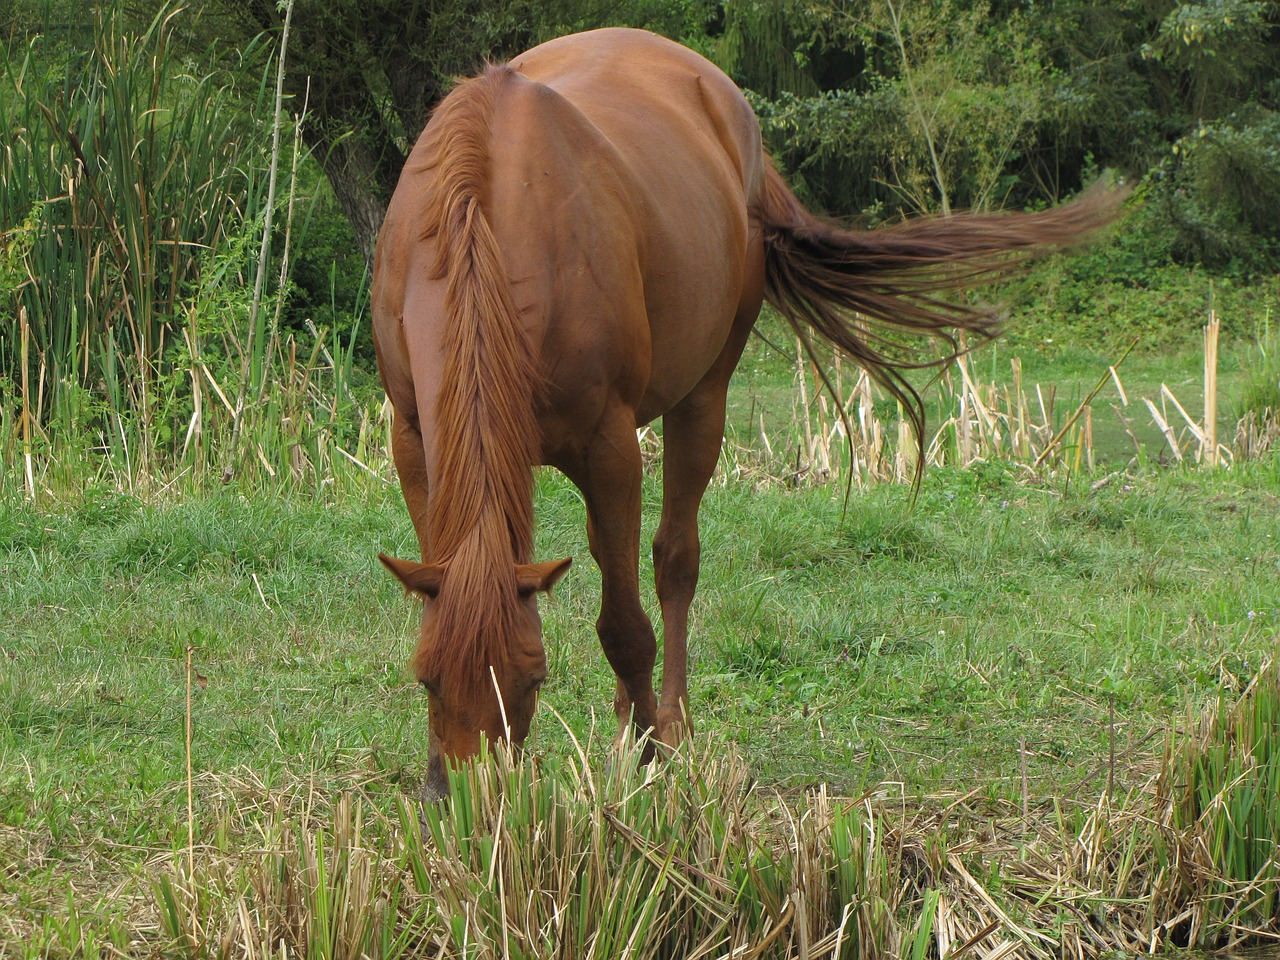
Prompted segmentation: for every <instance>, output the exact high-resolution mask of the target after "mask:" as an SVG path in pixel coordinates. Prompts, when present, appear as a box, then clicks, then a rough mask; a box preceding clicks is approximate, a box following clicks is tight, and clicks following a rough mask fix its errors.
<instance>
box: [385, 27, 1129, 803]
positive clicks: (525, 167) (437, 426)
mask: <svg viewBox="0 0 1280 960" xmlns="http://www.w3.org/2000/svg"><path fill="white" fill-rule="evenodd" d="M1118 202H1119V201H1118V199H1117V197H1116V195H1115V194H1107V193H1103V192H1092V193H1090V194H1088V195H1086V197H1085V198H1083V199H1082V200H1078V201H1076V202H1075V203H1073V204H1070V205H1067V206H1064V207H1059V208H1057V209H1054V210H1051V211H1048V212H1045V213H1035V214H993V215H981V216H979V215H972V216H963V217H951V218H925V219H921V220H916V221H913V222H908V223H903V224H898V225H895V226H891V227H888V228H885V229H880V230H876V231H871V232H858V231H845V230H842V229H840V228H838V227H835V226H832V225H829V224H827V223H825V222H822V221H820V220H818V219H816V218H814V217H813V216H812V215H811V214H809V213H808V212H807V211H806V210H805V209H804V208H803V207H802V206H801V205H800V203H799V202H798V201H797V200H796V199H795V197H794V196H793V195H792V194H791V192H790V191H789V190H788V188H787V186H786V184H785V183H784V182H783V180H782V178H781V177H780V176H779V175H778V173H777V172H776V171H775V170H774V169H773V167H772V166H771V165H770V164H769V161H768V159H767V157H766V156H765V153H764V151H763V149H762V148H761V143H760V129H759V126H758V125H757V123H756V119H755V116H754V115H753V114H752V111H751V108H750V107H749V106H748V104H747V101H746V100H745V99H744V98H743V96H742V93H741V92H740V91H739V90H738V89H737V87H736V86H734V84H733V82H732V81H731V80H729V78H728V77H726V76H725V75H724V74H723V73H721V72H720V70H718V69H717V68H716V67H715V66H713V65H712V64H711V63H709V62H708V61H706V60H704V59H703V58H702V57H700V56H698V55H697V54H695V53H693V52H691V51H689V50H687V49H685V48H684V47H681V46H679V45H677V44H675V43H672V42H670V41H668V40H664V39H662V38H660V37H657V36H654V35H652V34H649V33H645V32H643V31H638V30H623V29H611V30H599V31H594V32H591V33H584V34H578V35H575V36H569V37H563V38H561V39H559V40H553V41H551V42H550V43H545V44H543V45H541V46H539V47H536V48H535V49H533V50H531V51H529V52H528V53H526V54H524V55H523V56H520V57H517V58H516V59H514V60H513V61H511V62H510V63H509V64H506V65H503V66H497V67H490V68H489V69H488V70H486V71H485V72H484V73H483V74H482V75H480V76H479V77H476V78H474V79H472V80H469V81H466V82H464V83H462V84H460V85H459V86H458V87H457V88H456V89H455V90H454V91H453V92H452V93H451V94H450V95H449V96H448V97H446V98H445V100H444V101H443V102H442V103H441V104H440V106H439V107H438V108H437V110H436V111H435V114H434V116H433V117H432V119H431V122H430V123H429V124H428V126H427V128H426V130H425V131H424V132H423V134H422V137H421V139H420V140H419V141H418V143H417V145H416V146H415V147H414V150H413V152H412V154H411V155H410V157H409V161H408V163H407V164H406V166H405V169H404V172H403V173H402V175H401V177H400V183H399V186H398V187H397V189H396V192H395V195H394V197H393V198H392V201H391V205H390V208H389V209H388V211H387V217H386V222H385V223H384V225H383V228H382V234H381V237H380V238H379V242H378V249H377V255H376V260H375V266H374V281H373V317H374V335H375V339H376V343H377V350H378V362H379V366H380V368H381V371H382V378H383V383H384V384H385V386H386V390H387V393H388V395H389V396H390V398H391V401H392V403H393V404H394V406H395V411H396V418H395V428H394V434H393V448H394V455H395V461H396V467H397V469H398V471H399V474H400V483H401V486H402V488H403V491H404V497H405V501H406V502H407V504H408V507H409V513H410V515H411V516H412V518H413V524H414V527H415V528H416V530H417V534H418V541H419V546H420V547H421V550H422V557H423V562H422V563H416V562H410V561H407V560H395V559H391V558H389V557H385V556H384V557H383V558H382V560H383V562H384V563H385V564H386V565H387V566H388V567H389V568H390V569H391V570H392V572H394V573H395V575H396V576H397V577H399V578H400V580H401V581H402V582H403V583H404V585H405V586H406V587H407V588H408V589H410V590H412V591H414V592H416V593H418V594H420V595H421V596H422V597H423V598H424V605H423V614H422V632H421V639H420V642H419V644H418V648H417V651H416V653H415V655H414V659H413V667H414V670H415V672H416V674H417V676H418V678H419V679H420V680H421V682H422V683H423V684H424V685H425V686H426V688H427V692H428V707H429V723H430V731H431V732H430V750H429V758H430V759H429V766H428V782H427V785H426V787H425V788H424V791H423V792H424V796H427V797H439V796H443V795H444V794H445V793H446V792H447V781H446V779H445V776H444V766H443V758H451V759H459V758H465V757H468V756H471V755H473V754H475V752H476V751H477V750H478V748H479V742H480V736H481V734H482V733H483V734H486V735H487V736H488V737H489V738H490V739H491V740H497V739H499V738H504V737H505V738H509V739H510V741H512V742H513V743H519V742H521V741H522V740H523V739H524V737H525V736H526V734H527V732H528V729H529V722H530V719H531V717H532V714H533V709H534V705H535V703H536V700H537V692H538V687H539V685H540V684H541V683H542V681H543V680H544V679H545V677H546V657H545V655H544V652H543V645H542V637H541V622H540V620H539V618H538V611H537V602H536V596H537V594H538V593H539V592H542V591H545V590H549V589H550V588H551V587H552V585H553V584H555V582H556V581H557V580H558V579H559V578H560V577H561V576H563V575H564V573H565V571H566V570H567V569H568V566H569V560H567V559H566V560H561V561H555V562H549V563H534V562H532V549H533V520H534V518H533V498H532V470H533V467H534V466H535V465H536V464H550V465H553V466H555V467H557V468H558V469H559V470H561V471H562V472H563V473H564V474H566V475H567V476H568V477H569V478H570V479H571V480H572V481H573V482H574V483H575V484H576V485H577V487H578V488H579V489H580V490H581V491H582V494H583V497H584V499H585V502H586V509H587V532H588V537H589V541H590V546H591V553H592V556H594V557H595V559H596V561H597V563H598V564H599V566H600V571H601V576H602V579H603V593H602V599H601V610H600V617H599V620H598V621H597V623H596V629H597V631H598V633H599V637H600V643H601V646H602V647H603V648H604V654H605V656H606V657H607V658H608V661H609V664H610V665H611V666H612V667H613V670H614V672H615V673H616V674H617V678H618V683H617V696H616V699H615V704H614V706H615V709H616V711H617V715H618V719H619V722H620V723H621V724H624V725H625V724H626V723H628V722H631V723H633V724H634V726H635V728H636V730H637V731H645V730H652V731H653V732H654V735H655V736H656V738H657V739H658V740H660V741H663V742H666V743H675V742H677V741H678V740H679V739H680V737H681V736H682V735H683V732H684V730H685V724H686V722H687V719H686V717H687V714H686V710H687V703H686V698H687V696H688V688H687V680H686V667H687V653H686V639H687V628H688V614H689V605H690V603H691V601H692V600H693V594H694V589H695V587H696V585H697V581H698V560H699V550H700V546H699V541H698V506H699V503H700V502H701V499H702V495H703V491H704V489H705V487H706V485H707V482H708V480H709V479H710V477H711V474H712V471H713V470H714V468H715V465H716V462H717V458H718V456H719V452H720V444H721V439H722V434H723V429H724V416H725V391H726V388H727V385H728V382H729V377H730V374H732V372H733V369H734V367H735V365H736V364H737V362H738V358H739V356H740V355H741V353H742V349H743V346H744V345H745V343H746V340H747V337H748V335H749V334H750V332H751V328H752V324H753V323H754V322H755V319H756V315H757V314H758V312H759V310H760V307H761V302H762V301H763V300H764V299H766V298H767V299H768V300H769V302H770V303H772V304H773V305H774V306H775V307H777V308H778V310H779V311H780V312H781V313H782V314H783V315H784V316H785V317H786V318H787V319H788V320H789V321H790V323H791V324H792V325H793V327H795V329H796V330H797V332H798V333H800V334H801V335H802V337H803V339H804V340H805V342H808V340H809V337H810V335H811V333H812V332H816V333H817V334H819V335H820V336H821V337H823V338H825V339H827V340H830V341H832V342H833V343H835V344H836V345H837V346H839V347H840V348H841V349H842V350H844V351H845V352H846V353H847V354H848V355H850V356H852V357H853V358H854V359H855V360H857V361H858V362H859V363H861V364H862V365H863V366H864V367H865V368H866V369H868V370H869V371H870V372H871V373H872V374H873V375H874V376H875V377H876V378H877V379H878V380H879V381H880V382H881V383H882V384H883V385H884V386H885V387H886V388H887V389H889V390H890V392H891V393H893V394H894V395H895V396H898V397H899V398H900V399H903V400H906V401H907V404H906V407H907V409H908V410H909V411H910V412H911V415H912V417H913V419H916V420H917V421H918V420H919V419H921V416H922V414H921V412H920V411H921V406H920V403H919V398H918V397H917V396H916V395H915V393H914V391H912V390H911V387H910V386H909V385H908V384H907V383H906V381H905V380H904V379H903V377H902V374H901V372H900V371H901V369H903V368H904V367H907V366H910V365H911V364H909V363H906V362H904V361H903V360H902V359H901V354H900V353H897V352H895V351H894V350H892V349H891V350H890V352H889V354H886V352H885V345H886V344H888V343H893V334H894V333H895V332H902V331H906V332H911V333H920V332H923V333H928V334H932V335H935V336H940V337H942V338H943V339H945V340H947V341H948V342H949V343H950V344H951V347H952V349H953V350H954V348H955V343H954V341H953V340H952V339H951V333H950V331H951V330H953V329H955V328H960V329H964V330H969V331H974V332H976V333H979V334H984V335H985V334H990V333H992V332H993V330H994V328H995V323H996V316H995V314H994V313H993V312H992V311H990V310H988V309H985V308H977V307H972V306H967V305H963V304H956V303H951V302H947V301H945V300H942V299H939V295H940V294H941V293H943V292H944V291H946V290H948V289H952V288H955V287H958V286H961V285H972V284H974V283H975V282H983V281H986V280H990V279H992V278H993V277H994V276H996V275H998V274H999V273H1001V272H1002V271H1004V270H1006V269H1007V268H1008V265H1009V264H1010V262H1011V261H1017V260H1022V259H1025V258H1026V257H1027V256H1030V255H1034V254H1035V253H1038V252H1043V251H1045V250H1047V249H1051V248H1054V247H1059V246H1062V245H1065V244H1069V243H1071V242H1074V241H1077V240H1079V239H1081V238H1082V237H1083V236H1084V235H1085V234H1087V233H1088V232H1089V231H1090V230H1092V229H1093V228H1095V227H1097V226H1099V225H1100V224H1102V223H1104V222H1106V221H1108V220H1109V219H1111V218H1113V217H1114V215H1115V213H1116V210H1117V209H1118ZM855 314H857V315H859V316H858V318H857V319H856V320H855ZM657 417H662V418H663V442H664V450H665V453H664V457H665V462H664V469H663V502H662V520H661V524H660V525H659V527H658V532H657V535H656V536H655V537H654V542H653V563H654V572H655V577H656V582H657V592H658V600H659V603H660V605H661V609H662V626H663V644H664V661H663V671H662V686H661V695H660V696H655V693H654V689H653V668H654V662H655V657H656V652H657V648H656V643H655V639H654V632H653V628H652V626H651V625H650V621H649V618H648V617H647V616H646V615H645V611H644V609H643V607H642V606H641V603H640V590H639V586H638V562H639V559H638V555H639V549H640V492H641V460H640V448H639V445H638V443H637V439H636V428H637V427H639V426H641V425H643V424H645V423H648V422H649V421H651V420H653V419H655V418H657Z"/></svg>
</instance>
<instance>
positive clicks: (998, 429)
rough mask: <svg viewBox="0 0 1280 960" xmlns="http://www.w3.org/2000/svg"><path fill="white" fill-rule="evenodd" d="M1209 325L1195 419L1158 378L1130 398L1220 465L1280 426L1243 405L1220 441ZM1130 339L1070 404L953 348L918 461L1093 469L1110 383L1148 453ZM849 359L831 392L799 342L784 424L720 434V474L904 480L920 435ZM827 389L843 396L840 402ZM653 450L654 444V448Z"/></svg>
mask: <svg viewBox="0 0 1280 960" xmlns="http://www.w3.org/2000/svg"><path fill="white" fill-rule="evenodd" d="M1218 335H1219V322H1218V319H1217V317H1216V316H1215V315H1214V314H1213V312H1212V311H1211V312H1210V316H1209V321H1208V323H1207V324H1206V326H1205V332H1204V344H1205V349H1204V357H1205V368H1204V369H1205V372H1204V410H1205V414H1204V416H1203V417H1201V418H1199V419H1197V418H1195V417H1193V416H1192V415H1191V414H1189V413H1188V412H1187V410H1186V407H1185V405H1184V404H1183V403H1182V402H1181V401H1180V400H1179V399H1178V397H1177V396H1176V395H1175V394H1174V392H1173V390H1172V389H1170V388H1169V386H1168V385H1167V384H1161V388H1160V391H1159V393H1158V395H1157V397H1156V399H1155V400H1152V399H1150V398H1148V397H1141V398H1139V399H1140V400H1141V403H1142V405H1143V406H1144V407H1145V409H1146V410H1147V412H1148V414H1149V416H1150V422H1151V423H1152V424H1154V425H1155V426H1156V428H1157V429H1158V430H1159V436H1160V437H1161V438H1162V439H1163V441H1164V443H1165V451H1167V454H1166V455H1167V457H1168V459H1169V460H1170V461H1172V462H1176V463H1183V462H1194V463H1197V464H1202V465H1205V466H1229V465H1230V464H1231V463H1232V461H1233V460H1234V459H1236V458H1237V457H1240V458H1243V459H1256V458H1258V457H1261V456H1265V455H1266V454H1267V453H1268V451H1269V450H1271V449H1272V448H1273V446H1274V444H1275V437H1276V435H1277V432H1278V428H1277V425H1276V414H1275V413H1274V412H1272V411H1271V409H1270V408H1266V409H1253V408H1250V409H1248V410H1243V411H1241V413H1240V417H1239V420H1238V423H1237V426H1236V428H1235V431H1234V437H1233V443H1232V444H1231V445H1230V446H1228V445H1227V444H1224V443H1220V442H1219V440H1218V429H1217V406H1218V393H1219V388H1218ZM1136 346H1137V341H1136V340H1135V341H1134V342H1133V343H1131V344H1130V345H1129V347H1128V349H1126V350H1124V351H1123V352H1122V353H1121V354H1120V355H1119V356H1118V357H1117V359H1116V360H1115V362H1114V363H1112V364H1109V365H1108V366H1107V367H1106V368H1105V369H1103V370H1102V371H1101V372H1100V376H1099V378H1098V380H1097V382H1096V383H1095V384H1094V385H1093V387H1092V389H1090V390H1089V392H1088V393H1087V394H1086V395H1085V396H1084V398H1083V399H1082V400H1080V401H1079V403H1076V404H1073V405H1070V406H1067V407H1064V406H1063V404H1062V403H1061V401H1060V399H1059V397H1058V395H1057V389H1056V386H1054V385H1042V384H1029V383H1027V382H1026V381H1025V380H1024V377H1023V374H1022V362H1021V360H1020V359H1019V358H1018V357H1013V358H1011V360H1010V361H1009V364H1010V368H1009V375H1008V377H1007V378H1006V379H1005V380H1004V382H998V381H997V380H996V378H995V377H994V371H993V376H992V377H991V378H990V379H984V378H983V377H982V376H981V375H980V374H979V371H978V369H977V364H976V362H975V359H974V357H973V355H972V354H968V353H962V354H961V355H960V356H958V357H956V358H955V360H954V361H953V362H952V363H950V364H949V365H947V366H946V367H945V368H943V369H942V370H941V371H940V372H939V374H938V375H937V376H936V377H935V378H934V382H933V384H932V388H931V392H930V396H929V399H930V403H931V405H932V408H933V409H932V414H933V415H932V417H931V418H930V419H931V421H932V423H934V424H936V425H935V426H932V427H931V428H930V433H929V435H928V436H927V437H926V438H925V443H924V444H923V449H924V457H925V466H926V467H941V466H959V467H969V466H972V465H974V464H975V463H983V462H989V461H1003V462H1006V463H1011V464H1016V465H1019V466H1021V467H1023V468H1024V469H1025V470H1026V472H1027V474H1028V475H1033V474H1035V473H1037V472H1039V471H1041V470H1055V471H1066V472H1067V473H1068V474H1070V475H1079V474H1081V473H1092V472H1093V471H1094V470H1095V469H1096V468H1097V463H1098V459H1097V456H1096V451H1095V443H1094V414H1095V404H1096V402H1097V400H1098V397H1099V395H1100V394H1101V393H1102V392H1103V390H1104V389H1105V388H1109V387H1113V388H1114V395H1115V397H1116V399H1117V400H1118V401H1119V402H1118V404H1117V403H1114V402H1113V403H1110V407H1111V409H1112V410H1113V411H1114V414H1115V416H1117V417H1118V418H1119V420H1120V422H1121V423H1122V424H1123V425H1124V429H1125V432H1126V433H1127V434H1128V436H1129V438H1130V440H1131V441H1132V442H1133V445H1134V450H1133V453H1134V457H1135V459H1136V460H1143V459H1145V458H1146V457H1147V456H1148V453H1147V451H1146V448H1145V446H1144V445H1143V443H1142V442H1141V441H1140V440H1139V439H1138V438H1137V436H1135V434H1134V431H1133V429H1132V423H1133V417H1132V415H1131V413H1127V412H1126V411H1128V410H1129V408H1130V407H1131V406H1133V404H1132V403H1131V400H1130V395H1129V391H1127V390H1126V388H1125V384H1124V380H1123V378H1122V375H1121V370H1120V368H1121V366H1122V364H1123V363H1124V361H1125V360H1126V359H1127V358H1128V356H1129V354H1130V353H1131V352H1132V351H1133V349H1134V347H1136ZM1263 355H1264V357H1265V351H1264V354H1263ZM847 369H848V365H847V364H846V363H845V362H844V361H843V358H842V357H841V356H840V355H839V354H838V353H836V354H834V355H833V356H832V360H831V363H830V364H829V366H828V370H827V373H828V377H827V380H828V381H829V382H830V384H831V387H832V389H831V390H828V389H827V384H826V383H824V381H823V376H822V374H821V372H820V371H819V370H817V368H816V366H815V365H814V363H813V361H812V360H811V359H810V358H809V356H808V354H807V353H806V352H805V351H804V349H803V345H802V344H801V343H800V342H799V341H797V343H796V359H795V373H794V382H795V390H794V392H793V402H792V408H791V411H790V422H781V423H779V422H778V421H776V420H775V425H773V426H771V425H770V424H768V423H767V422H766V416H765V414H764V413H763V412H760V413H759V414H757V416H758V419H757V420H756V422H755V423H754V424H752V428H753V430H754V431H755V435H754V436H753V437H750V438H748V439H747V440H746V441H745V442H741V441H740V440H739V441H735V442H730V443H728V444H727V447H726V453H725V456H724V458H723V459H722V464H721V466H722V470H721V477H722V479H724V480H741V479H746V480H750V481H753V482H762V483H776V484H785V485H788V486H796V485H799V484H811V483H826V482H829V481H832V480H837V479H843V480H847V481H849V482H850V483H852V484H856V485H857V486H859V487H866V486H868V485H870V484H875V483H910V482H912V481H913V480H914V478H915V473H916V470H915V467H916V463H915V461H916V458H917V456H918V452H917V451H918V449H919V445H918V444H917V442H916V439H915V438H914V437H913V436H912V435H911V433H910V430H909V425H908V423H907V422H906V420H905V418H903V417H902V416H901V411H900V410H899V411H896V412H892V411H886V409H885V406H884V401H883V398H882V396H881V393H880V391H879V390H878V389H877V387H876V385H875V384H874V383H873V382H872V381H871V379H870V378H869V377H868V376H867V374H866V372H865V371H863V370H860V369H858V368H856V367H855V368H854V369H853V371H852V378H853V383H852V386H850V385H849V384H848V383H847V380H846V371H847ZM836 396H838V397H840V398H842V399H841V402H840V403H839V404H838V405H837V404H836V403H835V402H834V398H835V397H836ZM1255 406H1256V405H1255ZM753 413H755V412H754V411H753ZM656 451H657V448H656V446H655V449H654V454H655V455H656Z"/></svg>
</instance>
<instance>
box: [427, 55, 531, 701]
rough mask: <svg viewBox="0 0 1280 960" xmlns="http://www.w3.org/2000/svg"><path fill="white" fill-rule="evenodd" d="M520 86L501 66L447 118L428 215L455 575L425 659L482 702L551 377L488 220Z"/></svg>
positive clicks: (436, 501) (442, 477)
mask: <svg viewBox="0 0 1280 960" xmlns="http://www.w3.org/2000/svg"><path fill="white" fill-rule="evenodd" d="M515 76H516V74H515V71H514V70H512V69H511V68H510V67H508V66H490V67H489V68H488V69H486V70H485V71H484V72H483V73H481V74H480V75H479V76H477V77H474V78H472V79H470V80H466V81H463V82H461V83H460V84H459V85H458V86H457V87H455V88H454V90H453V91H452V92H451V93H450V94H449V96H448V97H446V98H445V99H444V101H442V102H441V104H440V106H439V107H437V109H436V111H435V115H434V117H433V118H432V124H431V127H430V130H429V133H428V138H427V139H426V141H425V143H424V146H425V148H426V149H425V151H424V152H423V159H422V161H421V169H422V170H424V171H426V172H428V173H429V174H430V175H431V176H432V178H433V180H434V184H433V187H432V189H431V191H430V193H429V196H428V199H427V201H426V206H425V210H424V211H423V220H422V222H423V223H424V224H425V230H424V237H425V238H426V239H429V240H433V241H434V243H435V248H436V260H435V264H434V268H433V271H434V276H435V277H436V278H437V279H444V280H445V284H446V287H445V301H444V305H445V315H446V320H445V323H444V325H443V357H444V360H443V372H442V376H441V387H440V393H439V395H438V397H437V399H436V405H435V421H436V467H437V469H436V472H435V474H434V475H433V477H432V486H431V491H430V498H429V506H428V510H427V537H426V540H427V543H428V544H429V549H430V551H431V554H432V556H430V557H426V558H424V559H425V560H427V561H428V562H433V563H439V564H443V565H444V567H445V573H444V584H443V585H442V589H441V591H440V594H439V597H438V598H437V601H436V608H435V611H434V616H435V627H434V632H435V637H436V642H435V643H433V644H431V645H430V646H429V647H425V648H424V646H420V647H419V649H418V651H417V653H416V654H415V666H416V667H417V668H418V670H419V675H434V676H437V677H440V678H441V683H442V684H443V685H444V687H445V688H446V690H447V691H448V692H447V693H446V694H445V695H446V696H450V695H456V696H462V697H464V698H473V697H475V696H477V695H478V694H480V693H481V692H482V691H483V690H484V689H486V688H488V687H489V686H490V684H491V680H490V676H489V667H490V665H493V666H494V667H495V668H497V667H499V666H500V665H501V664H502V663H503V662H504V660H505V658H506V638H507V637H509V636H511V633H512V630H511V628H512V627H513V625H514V624H513V621H514V618H515V617H517V616H518V615H519V606H520V604H519V596H518V588H517V583H516V571H515V564H516V563H527V562H528V561H529V559H530V557H531V555H532V552H533V476H532V467H533V464H534V463H535V462H536V460H537V457H538V448H539V440H538V438H539V430H538V424H537V420H536V418H535V412H534V404H535V400H536V394H537V391H538V384H539V382H540V381H539V379H538V377H537V376H536V375H535V372H534V361H533V351H532V348H531V345H530V343H529V338H528V335H527V334H526V333H525V331H524V328H523V327H522V326H521V324H520V322H519V316H518V311H517V309H516V306H515V302H514V300H513V298H512V295H511V286H510V281H509V279H508V277H507V273H506V267H505V265H504V263H503V259H502V255H501V253H500V251H499V249H498V243H497V240H496V239H495V238H494V235H493V231H492V230H491V228H490V226H489V222H488V220H487V219H486V218H485V213H484V203H483V201H484V198H485V196H486V193H487V190H488V183H489V172H490V157H489V139H490V126H491V122H492V118H493V112H494V107H495V104H496V102H497V100H498V97H499V96H500V95H501V93H502V91H503V90H504V89H505V88H507V87H508V85H509V83H510V81H511V80H512V79H513V78H514V77H515Z"/></svg>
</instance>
